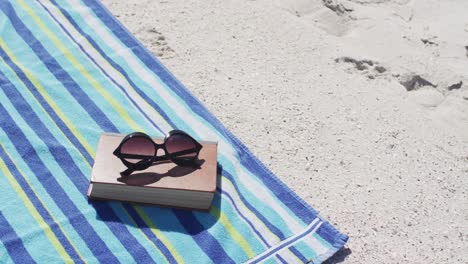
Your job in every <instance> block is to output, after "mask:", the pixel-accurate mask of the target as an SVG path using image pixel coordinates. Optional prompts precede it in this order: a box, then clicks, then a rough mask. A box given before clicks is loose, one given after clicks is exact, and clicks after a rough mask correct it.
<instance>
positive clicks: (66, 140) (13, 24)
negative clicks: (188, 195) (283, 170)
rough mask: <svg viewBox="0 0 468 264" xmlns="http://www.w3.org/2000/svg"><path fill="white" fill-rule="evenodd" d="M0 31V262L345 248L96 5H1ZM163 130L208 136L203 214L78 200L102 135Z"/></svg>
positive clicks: (321, 255) (250, 255) (308, 255)
mask: <svg viewBox="0 0 468 264" xmlns="http://www.w3.org/2000/svg"><path fill="white" fill-rule="evenodd" d="M0 32H1V33H0V34H1V35H0V241H1V242H0V262H1V263H5V262H7V263H8V262H17V263H30V262H41V263H61V262H78V263H82V262H87V263H98V262H101V263H118V262H122V263H135V262H136V263H167V262H169V263H244V262H248V263H306V262H308V261H311V260H312V261H313V263H320V262H322V261H324V260H326V259H327V258H329V257H330V256H331V255H333V254H334V253H335V252H336V251H337V250H339V249H340V248H341V247H342V246H343V245H344V243H346V240H347V236H346V235H343V234H341V233H340V232H338V231H337V230H336V229H335V228H334V227H333V226H332V225H331V224H329V223H328V222H327V221H325V220H324V219H322V218H321V217H320V216H318V214H317V213H316V211H314V209H313V208H311V207H310V206H309V205H308V204H306V203H305V202H304V201H303V200H302V199H301V198H299V197H298V196H296V195H295V193H294V192H292V191H291V190H290V189H289V188H288V187H286V186H285V185H284V184H283V183H282V182H281V181H280V180H278V178H277V177H276V176H275V175H273V174H272V173H271V172H270V171H269V170H268V169H267V168H265V166H264V165H263V164H262V163H260V162H259V161H258V159H257V158H256V157H254V156H253V155H252V154H251V152H250V151H249V150H248V149H247V148H246V147H245V146H244V145H243V144H242V143H241V142H239V140H238V139H237V138H235V137H234V136H233V135H232V134H231V133H230V132H229V131H228V130H227V129H226V128H225V127H224V126H223V125H222V124H221V123H220V122H219V121H218V120H217V119H216V118H215V117H214V116H213V115H212V114H211V113H210V112H209V111H208V110H207V109H206V108H205V107H204V106H203V105H202V104H201V103H200V102H199V101H198V100H197V99H196V98H195V97H194V96H193V95H192V94H191V93H190V92H189V91H187V89H186V88H185V87H184V86H183V85H182V84H181V83H179V82H178V81H177V80H176V79H175V77H174V76H173V75H171V73H170V72H168V70H167V69H166V68H165V67H164V66H163V65H162V64H161V63H160V62H159V61H158V60H157V59H155V58H154V57H153V56H151V55H150V53H149V52H148V51H147V50H146V49H145V48H144V47H143V46H142V45H141V44H140V43H139V42H138V41H137V40H136V39H135V38H134V37H133V36H132V35H131V34H130V33H129V32H128V31H127V30H126V29H125V28H124V27H123V26H122V25H121V24H119V23H118V22H117V20H116V19H115V18H114V17H113V16H112V15H111V14H110V13H109V12H108V11H107V10H106V9H105V8H104V7H103V6H102V4H101V3H100V2H99V1H97V0H0ZM175 128H178V129H182V130H185V131H187V132H188V133H190V134H191V135H193V136H194V137H195V138H198V139H210V140H217V141H218V142H219V155H218V161H219V164H220V175H219V179H218V187H217V192H216V194H215V198H214V202H213V206H212V208H211V210H210V211H209V212H208V213H203V212H193V211H187V210H176V209H168V208H160V207H157V206H142V205H135V204H128V203H120V202H90V201H88V200H87V198H86V192H87V188H88V184H89V178H90V174H91V168H92V165H93V159H94V156H95V151H96V147H97V141H98V139H99V136H100V134H101V133H102V132H115V133H129V132H133V131H143V132H146V133H148V134H150V135H152V136H161V135H164V134H165V133H166V132H168V131H170V130H172V129H175ZM311 263H312V262H311Z"/></svg>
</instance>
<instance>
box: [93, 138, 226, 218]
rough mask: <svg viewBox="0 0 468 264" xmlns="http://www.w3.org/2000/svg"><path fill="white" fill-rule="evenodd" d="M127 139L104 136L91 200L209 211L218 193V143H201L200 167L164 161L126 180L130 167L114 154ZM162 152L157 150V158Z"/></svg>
mask: <svg viewBox="0 0 468 264" xmlns="http://www.w3.org/2000/svg"><path fill="white" fill-rule="evenodd" d="M124 137H125V135H120V134H112V133H103V134H102V135H101V137H100V139H99V143H98V148H97V151H96V158H95V159H94V165H93V169H92V173H91V180H90V184H89V189H88V193H87V195H88V198H89V199H104V200H116V201H124V202H135V203H144V204H153V205H161V206H168V207H176V208H185V209H195V210H209V208H210V205H211V202H212V200H213V197H214V193H215V191H216V180H217V147H218V144H217V142H210V141H198V142H199V143H200V144H201V145H202V146H203V148H202V149H201V151H200V153H199V156H198V165H199V166H198V167H195V166H194V167H183V166H178V165H176V164H175V163H173V162H171V161H163V162H158V163H154V164H152V166H150V167H149V168H147V169H145V170H142V171H135V172H133V173H132V174H131V175H129V176H126V177H123V176H121V175H120V172H122V171H124V170H126V169H127V167H125V165H124V164H123V163H122V161H121V160H120V159H119V158H118V157H116V156H115V155H113V151H114V150H115V149H116V148H117V146H119V144H120V142H121V141H122V139H123V138H124ZM153 140H154V141H155V142H157V143H158V144H161V143H162V142H163V139H162V138H154V139H153ZM163 152H164V151H163V150H162V149H160V150H158V155H163V154H164V153H163Z"/></svg>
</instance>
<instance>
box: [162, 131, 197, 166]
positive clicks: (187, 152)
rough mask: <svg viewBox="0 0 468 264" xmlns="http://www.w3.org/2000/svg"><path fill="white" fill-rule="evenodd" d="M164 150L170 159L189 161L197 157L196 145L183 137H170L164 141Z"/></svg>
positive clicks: (191, 140) (188, 138)
mask: <svg viewBox="0 0 468 264" xmlns="http://www.w3.org/2000/svg"><path fill="white" fill-rule="evenodd" d="M166 150H167V152H168V154H169V155H170V156H172V158H175V159H184V160H190V159H194V158H195V157H196V156H197V154H198V153H197V145H196V143H195V141H194V140H193V139H191V138H190V137H187V136H184V135H172V136H170V137H169V138H168V139H167V140H166Z"/></svg>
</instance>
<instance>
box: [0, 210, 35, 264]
mask: <svg viewBox="0 0 468 264" xmlns="http://www.w3.org/2000/svg"><path fill="white" fill-rule="evenodd" d="M12 220H13V221H14V219H12ZM0 239H1V241H2V243H3V245H4V246H5V248H6V249H7V251H8V253H9V255H10V257H11V259H12V260H13V261H14V262H15V263H35V261H34V259H33V258H32V257H31V255H30V254H29V252H28V251H27V250H26V248H24V244H23V241H22V240H21V238H20V237H18V235H17V234H16V232H15V230H13V228H12V227H11V225H10V223H8V221H7V219H6V218H5V216H4V215H3V214H2V211H0Z"/></svg>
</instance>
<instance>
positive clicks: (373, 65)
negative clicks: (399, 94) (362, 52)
mask: <svg viewBox="0 0 468 264" xmlns="http://www.w3.org/2000/svg"><path fill="white" fill-rule="evenodd" d="M335 62H336V63H342V64H346V65H347V66H349V67H348V71H352V72H359V73H361V74H364V75H366V76H367V78H369V79H375V78H377V77H380V76H383V75H384V74H386V72H387V68H385V67H384V66H382V65H379V63H378V62H376V61H373V60H365V59H362V60H358V59H354V58H351V57H340V58H337V59H335Z"/></svg>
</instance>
